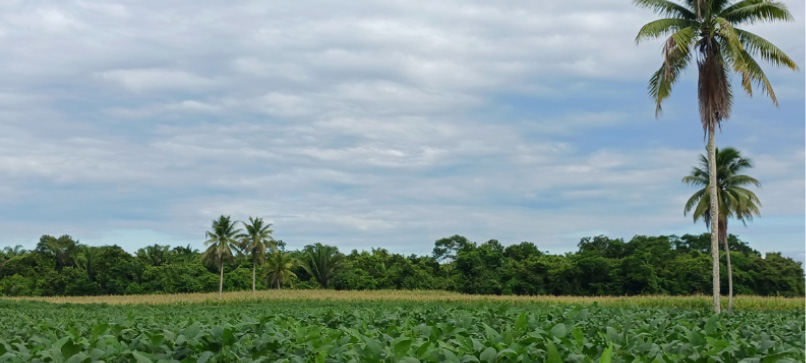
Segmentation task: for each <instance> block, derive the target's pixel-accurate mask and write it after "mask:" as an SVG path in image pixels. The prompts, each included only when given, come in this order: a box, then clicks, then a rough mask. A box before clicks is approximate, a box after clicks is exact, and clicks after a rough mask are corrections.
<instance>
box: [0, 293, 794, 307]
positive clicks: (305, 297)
mask: <svg viewBox="0 0 806 363" xmlns="http://www.w3.org/2000/svg"><path fill="white" fill-rule="evenodd" d="M0 299H5V300H11V301H44V302H50V303H56V304H64V303H68V304H99V303H100V304H110V305H121V304H147V305H161V304H175V305H181V304H220V303H222V301H223V302H224V303H255V302H257V303H261V302H265V303H276V302H281V301H342V302H387V301H392V302H395V301H397V302H399V301H411V302H435V303H436V302H440V303H507V304H514V305H520V304H561V305H567V304H593V303H596V304H598V305H605V306H625V307H647V308H687V309H710V308H711V307H712V300H711V297H710V296H664V295H657V296H596V297H593V296H497V295H467V294H460V293H455V292H447V291H433V290H408V291H407V290H375V291H369V290H368V291H336V290H280V291H278V290H262V291H257V294H256V295H255V296H253V295H252V292H251V291H238V292H225V293H224V296H223V300H219V298H218V293H193V294H161V295H123V296H56V297H0ZM0 301H2V300H0ZM727 302H728V299H727V297H723V299H722V305H723V308H725V309H727ZM734 305H735V309H736V310H787V311H790V310H800V311H804V309H806V305H805V303H804V299H803V298H785V297H764V296H741V295H740V296H736V297H735V298H734Z"/></svg>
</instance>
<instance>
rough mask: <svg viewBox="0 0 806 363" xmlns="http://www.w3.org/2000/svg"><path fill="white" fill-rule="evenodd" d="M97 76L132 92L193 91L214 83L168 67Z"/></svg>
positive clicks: (114, 71) (126, 70) (121, 71)
mask: <svg viewBox="0 0 806 363" xmlns="http://www.w3.org/2000/svg"><path fill="white" fill-rule="evenodd" d="M98 76H99V77H100V78H101V79H103V80H106V81H112V82H115V83H118V84H120V85H121V86H123V87H124V88H126V89H128V90H130V91H133V92H147V91H153V90H173V91H193V90H198V89H199V88H206V87H209V86H211V85H213V84H214V82H213V81H212V80H210V79H207V78H204V77H201V76H198V75H196V74H192V73H188V72H185V71H181V70H170V69H158V68H157V69H117V70H112V71H105V72H101V73H99V74H98Z"/></svg>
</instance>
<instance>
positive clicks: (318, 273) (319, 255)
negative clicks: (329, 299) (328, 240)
mask: <svg viewBox="0 0 806 363" xmlns="http://www.w3.org/2000/svg"><path fill="white" fill-rule="evenodd" d="M343 261H344V255H343V254H341V253H339V249H338V248H336V247H333V246H326V245H323V244H321V243H319V242H317V243H316V244H315V245H313V246H305V252H304V254H303V256H302V261H300V265H301V266H302V268H304V269H305V271H306V272H307V273H308V274H309V275H311V277H313V279H314V280H316V282H318V283H319V286H321V287H323V288H325V289H327V288H328V287H329V286H330V282H331V281H332V280H333V276H335V274H336V271H337V270H338V269H339V268H340V267H341V265H342V262H343Z"/></svg>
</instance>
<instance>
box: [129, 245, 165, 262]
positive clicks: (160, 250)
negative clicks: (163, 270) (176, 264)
mask: <svg viewBox="0 0 806 363" xmlns="http://www.w3.org/2000/svg"><path fill="white" fill-rule="evenodd" d="M170 253H171V246H168V245H165V246H161V245H158V244H154V245H152V246H146V247H143V248H141V249H138V250H137V252H135V256H136V257H137V258H138V259H140V260H142V261H144V262H146V263H148V264H149V265H151V266H159V265H164V264H166V263H168V262H169V261H168V256H169V255H170Z"/></svg>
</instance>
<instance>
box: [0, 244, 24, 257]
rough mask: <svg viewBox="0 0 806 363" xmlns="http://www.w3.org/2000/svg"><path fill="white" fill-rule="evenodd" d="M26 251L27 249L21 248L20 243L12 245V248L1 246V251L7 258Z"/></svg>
mask: <svg viewBox="0 0 806 363" xmlns="http://www.w3.org/2000/svg"><path fill="white" fill-rule="evenodd" d="M26 252H28V251H26V250H25V249H24V248H22V245H16V246H14V248H11V246H6V247H5V248H3V251H2V253H3V254H4V255H6V257H8V258H12V257H16V256H22V255H24V254H25V253H26Z"/></svg>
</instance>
